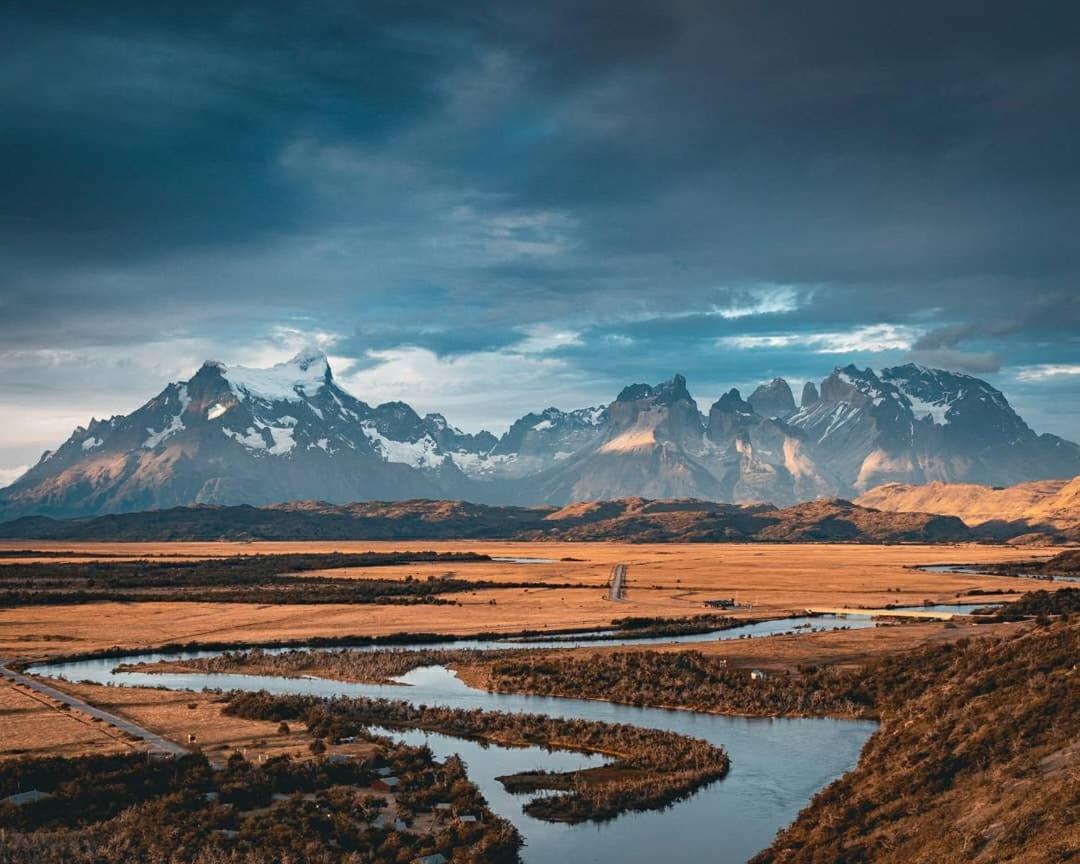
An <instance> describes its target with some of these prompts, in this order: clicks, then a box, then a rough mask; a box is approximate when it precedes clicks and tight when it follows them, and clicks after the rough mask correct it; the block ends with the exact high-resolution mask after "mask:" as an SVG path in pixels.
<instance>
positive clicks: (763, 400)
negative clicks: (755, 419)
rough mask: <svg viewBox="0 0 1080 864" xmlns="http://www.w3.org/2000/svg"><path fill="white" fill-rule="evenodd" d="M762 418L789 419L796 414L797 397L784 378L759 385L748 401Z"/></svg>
mask: <svg viewBox="0 0 1080 864" xmlns="http://www.w3.org/2000/svg"><path fill="white" fill-rule="evenodd" d="M747 401H748V402H749V403H750V404H751V405H753V406H754V411H756V412H757V413H758V414H760V415H761V416H762V417H781V418H783V417H788V416H790V415H792V414H794V413H795V397H794V395H792V392H791V387H790V386H789V385H788V382H787V381H785V380H784V379H783V378H773V380H772V381H770V382H769V383H768V384H761V385H759V386H758V387H757V388H756V389H755V390H754V392H753V393H751V394H750V398H749V399H748V400H747Z"/></svg>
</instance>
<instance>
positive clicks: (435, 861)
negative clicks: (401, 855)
mask: <svg viewBox="0 0 1080 864" xmlns="http://www.w3.org/2000/svg"><path fill="white" fill-rule="evenodd" d="M449 861H450V859H449V858H447V857H446V856H445V855H443V854H442V853H441V852H435V853H434V854H432V855H421V856H420V857H419V858H413V864H449Z"/></svg>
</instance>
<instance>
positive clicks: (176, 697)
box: [52, 682, 376, 764]
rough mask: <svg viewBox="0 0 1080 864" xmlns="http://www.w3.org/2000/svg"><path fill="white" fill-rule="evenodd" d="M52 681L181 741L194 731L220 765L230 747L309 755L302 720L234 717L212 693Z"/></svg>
mask: <svg viewBox="0 0 1080 864" xmlns="http://www.w3.org/2000/svg"><path fill="white" fill-rule="evenodd" d="M52 683H54V684H55V685H56V686H57V687H60V688H62V689H63V690H64V691H65V692H68V693H72V694H73V695H76V696H79V697H80V698H82V699H85V700H86V701H87V702H89V703H91V704H92V705H95V706H97V707H99V708H103V709H105V710H106V711H110V712H111V713H113V714H117V715H119V716H121V717H125V718H127V719H128V720H131V721H133V722H135V723H137V724H138V725H140V726H142V727H144V728H146V729H149V730H151V731H153V732H157V733H158V734H159V735H163V736H164V737H166V738H169V739H171V740H173V741H178V742H180V743H181V744H184V745H185V746H187V744H186V742H187V741H188V735H189V734H193V735H195V739H196V740H195V744H194V745H193V746H194V747H197V748H198V749H200V750H201V751H202V752H203V753H204V755H206V757H207V758H208V759H210V761H211V763H214V764H223V763H224V762H225V761H226V760H227V759H228V757H229V756H230V755H231V754H232V753H234V752H240V753H243V754H244V756H245V757H246V758H247V759H248V760H249V761H253V762H257V761H259V760H260V759H262V758H263V757H265V758H273V757H274V756H289V757H291V758H293V759H300V760H302V759H307V758H311V753H310V751H309V750H308V745H309V744H310V743H311V741H312V740H313V739H312V737H311V735H309V734H308V732H307V731H306V729H305V728H304V724H302V723H294V724H293V726H292V728H290V730H289V732H288V733H287V734H286V733H283V732H281V731H279V730H278V724H277V723H273V722H271V721H268V720H247V719H244V718H241V717H233V716H230V715H227V714H224V713H223V709H224V708H225V703H224V701H223V700H221V697H219V696H216V695H214V694H209V693H188V692H174V691H171V690H152V689H144V688H134V687H103V686H101V685H100V684H73V683H70V682H52ZM375 749H376V748H375V745H373V744H372V743H370V742H366V741H358V742H353V743H351V744H348V745H338V746H333V747H331V748H330V751H329V752H335V753H336V752H348V753H351V754H354V755H368V754H370V753H373V752H374V751H375Z"/></svg>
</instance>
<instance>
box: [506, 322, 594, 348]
mask: <svg viewBox="0 0 1080 864" xmlns="http://www.w3.org/2000/svg"><path fill="white" fill-rule="evenodd" d="M524 332H525V334H526V335H525V338H524V339H522V340H521V341H520V342H515V343H514V344H513V345H511V346H509V348H507V350H508V351H512V352H514V353H516V354H546V353H548V352H549V351H557V350H558V349H560V348H569V347H574V346H580V345H583V344H584V342H583V341H582V338H581V333H579V332H577V331H574V330H557V329H555V328H553V327H550V326H547V325H544V324H538V325H536V326H535V327H526V328H525V331H524Z"/></svg>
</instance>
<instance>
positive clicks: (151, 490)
mask: <svg viewBox="0 0 1080 864" xmlns="http://www.w3.org/2000/svg"><path fill="white" fill-rule="evenodd" d="M1076 474H1080V447H1077V445H1075V444H1072V443H1071V442H1068V441H1064V440H1063V439H1060V438H1056V437H1055V436H1050V435H1038V434H1036V433H1035V432H1034V431H1033V430H1031V429H1030V427H1028V425H1027V424H1026V423H1025V422H1024V421H1023V419H1022V418H1021V417H1020V416H1019V415H1018V414H1016V412H1015V411H1013V409H1012V407H1011V406H1010V405H1009V403H1008V400H1007V399H1006V398H1005V396H1004V394H1002V393H1001V392H1000V391H998V390H996V389H995V388H993V387H992V386H991V385H989V384H988V383H986V382H985V381H982V380H980V379H978V378H974V377H972V376H968V375H964V374H962V373H955V372H947V371H944V370H934V369H926V368H924V367H921V366H915V365H913V364H906V365H903V366H896V367H891V368H886V369H884V370H882V372H881V373H880V374H878V373H876V372H875V371H874V370H872V369H869V368H867V369H859V368H858V367H856V366H854V365H851V364H849V365H847V366H842V367H841V366H838V367H836V368H835V369H834V370H833V371H832V373H830V374H829V375H828V376H827V377H826V378H824V379H823V380H822V381H821V382H820V385H814V384H813V382H806V386H804V388H803V393H802V399H801V400H800V403H799V404H798V405H796V403H795V399H794V396H793V393H792V391H791V387H790V385H789V384H788V382H787V381H786V380H784V379H783V378H774V379H772V380H771V381H770V382H768V383H764V384H762V385H761V386H759V387H757V388H756V389H755V390H754V391H753V393H751V394H750V396H749V397H748V398H747V399H743V398H742V396H741V394H740V393H739V391H738V390H736V389H731V390H729V391H728V392H727V393H725V394H723V395H722V396H720V398H719V399H717V400H716V401H715V402H714V403H713V404H712V405H711V407H710V409H709V411H708V412H707V413H702V411H701V410H700V408H699V407H698V403H697V401H696V400H695V399H694V397H693V396H691V394H690V390H689V388H688V385H687V381H686V379H685V378H684V377H683V376H682V375H675V376H673V377H672V378H670V379H668V380H667V381H663V382H661V383H659V384H655V385H650V384H642V383H637V384H630V385H628V386H626V387H624V388H622V390H621V391H620V392H619V393H618V395H617V397H616V398H615V399H614V400H613V401H612V402H611V403H609V404H608V405H606V406H594V407H590V408H581V409H577V410H574V411H563V410H560V409H557V408H554V407H549V408H546V409H544V410H542V411H539V412H531V413H528V414H526V415H525V416H523V417H521V418H519V419H518V420H516V421H515V422H514V423H513V424H511V426H510V428H509V429H508V430H507V431H506V432H505V433H503V434H502V435H501V436H498V437H497V436H495V435H493V434H491V433H490V432H487V431H481V432H477V433H466V432H463V431H462V430H460V429H458V428H456V427H455V426H453V425H452V424H451V423H450V422H449V421H448V420H447V419H446V417H444V416H443V415H442V414H438V413H428V414H425V415H420V414H419V413H418V412H416V411H414V410H413V408H412V407H411V406H409V405H408V404H407V403H405V402H401V401H391V402H384V403H382V404H379V405H375V406H372V405H369V404H368V403H366V402H364V401H362V400H360V399H358V398H356V397H355V396H353V395H352V394H350V393H349V392H348V391H346V390H345V389H344V388H342V387H341V386H340V385H339V384H338V383H337V381H336V379H335V378H334V376H333V372H332V370H331V368H330V363H329V360H328V359H327V357H326V355H325V354H324V353H323V352H321V351H319V350H318V349H305V350H303V351H301V352H300V353H298V354H297V355H296V356H295V357H293V358H292V359H291V360H289V361H287V362H285V363H280V364H278V365H276V366H274V367H271V368H269V369H252V368H247V367H243V366H233V367H230V366H227V365H225V364H223V363H220V362H217V361H212V360H211V361H207V362H206V363H204V364H203V365H202V366H201V367H200V368H199V370H198V371H197V372H196V373H195V374H194V375H193V376H192V377H191V378H190V379H188V380H187V381H179V382H172V383H170V384H168V385H167V386H166V387H165V388H164V389H163V390H162V391H161V392H160V393H158V395H157V396H155V397H153V398H152V399H150V400H149V401H148V402H146V403H145V404H143V405H142V406H141V407H139V408H138V409H136V410H135V411H133V412H132V413H131V414H128V415H116V416H114V417H111V418H109V419H108V420H96V419H95V420H91V422H90V423H89V424H88V426H86V427H78V428H77V429H76V430H75V431H74V432H73V433H72V434H71V436H69V438H68V439H67V440H66V441H65V442H64V443H63V444H62V445H61V446H60V447H58V448H57V449H56V450H55V451H47V452H46V453H45V454H44V455H43V456H42V458H41V459H40V460H39V462H38V463H37V464H36V465H35V466H33V467H32V468H31V469H30V470H29V471H27V472H26V474H24V475H23V476H22V477H20V478H19V479H18V480H16V481H15V482H14V483H13V484H11V485H10V486H8V487H7V488H6V489H3V490H0V519H12V518H18V517H20V516H24V515H31V514H36V515H49V516H56V517H78V516H91V515H98V514H105V513H122V512H135V511H139V510H145V509H161V508H168V507H174V506H183V505H189V504H227V505H233V504H243V503H247V504H253V505H264V504H272V503H276V502H284V501H293V500H301V499H325V500H328V501H331V502H335V503H345V502H351V501H361V500H380V499H385V500H402V499H412V498H433V499H449V498H453V499H460V500H468V501H476V502H479V503H485V504H552V505H564V504H569V503H572V502H575V501H588V500H605V499H620V498H629V497H635V496H636V497H645V498H654V499H663V498H695V499H706V500H712V501H723V502H729V503H739V504H750V503H753V502H758V501H769V502H772V503H775V504H777V505H781V506H783V505H791V504H795V503H797V502H801V501H808V500H813V499H817V498H835V497H844V498H853V497H855V496H857V495H859V494H861V493H865V492H867V491H869V490H870V489H871V488H874V487H876V486H879V485H881V484H882V483H890V482H901V483H908V484H922V483H926V482H930V481H935V480H942V481H950V482H975V483H982V484H986V485H1011V484H1013V483H1016V482H1022V481H1030V480H1036V479H1045V478H1047V477H1067V476H1075V475H1076Z"/></svg>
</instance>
